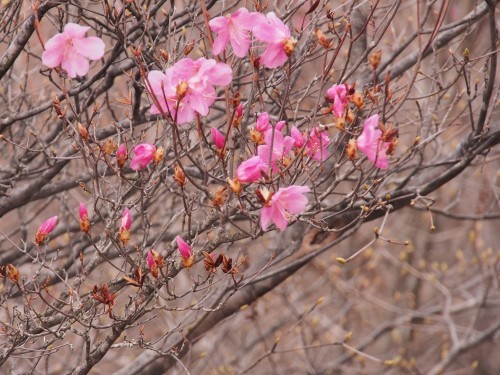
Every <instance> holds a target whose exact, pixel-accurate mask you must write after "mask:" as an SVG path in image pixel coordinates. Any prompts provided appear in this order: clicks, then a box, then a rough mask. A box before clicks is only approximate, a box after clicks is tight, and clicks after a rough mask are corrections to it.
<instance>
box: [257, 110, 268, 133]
mask: <svg viewBox="0 0 500 375" xmlns="http://www.w3.org/2000/svg"><path fill="white" fill-rule="evenodd" d="M269 126H270V123H269V115H268V114H267V112H262V113H261V114H260V115H259V117H257V123H256V124H255V130H257V131H259V132H261V133H265V132H266V130H267V129H269Z"/></svg>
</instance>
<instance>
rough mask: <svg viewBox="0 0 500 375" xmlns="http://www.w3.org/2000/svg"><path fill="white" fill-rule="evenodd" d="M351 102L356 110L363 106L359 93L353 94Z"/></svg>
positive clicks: (361, 96)
mask: <svg viewBox="0 0 500 375" xmlns="http://www.w3.org/2000/svg"><path fill="white" fill-rule="evenodd" d="M351 102H353V103H354V105H356V107H358V109H361V108H363V107H364V106H365V102H364V100H363V95H361V94H360V93H359V92H355V93H354V94H353V95H352V97H351Z"/></svg>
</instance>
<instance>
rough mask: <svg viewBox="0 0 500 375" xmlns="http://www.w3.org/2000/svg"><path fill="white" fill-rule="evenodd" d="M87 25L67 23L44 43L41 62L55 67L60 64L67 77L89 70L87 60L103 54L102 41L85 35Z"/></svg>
mask: <svg viewBox="0 0 500 375" xmlns="http://www.w3.org/2000/svg"><path fill="white" fill-rule="evenodd" d="M89 30H90V27H88V26H80V25H77V24H76V23H68V24H66V26H64V31H63V32H62V33H58V34H56V35H54V36H53V37H52V38H50V39H49V40H48V41H47V43H46V44H45V51H44V52H43V54H42V63H43V64H44V65H45V66H47V67H49V68H55V67H58V66H61V68H62V69H64V70H65V71H66V73H68V77H69V78H75V77H76V76H77V75H79V76H84V75H86V74H87V73H88V71H89V60H99V59H100V58H101V57H103V56H104V42H103V41H102V39H101V38H98V37H95V36H89V37H85V34H86V33H87V31H89Z"/></svg>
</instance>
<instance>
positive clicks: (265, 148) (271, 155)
mask: <svg viewBox="0 0 500 375" xmlns="http://www.w3.org/2000/svg"><path fill="white" fill-rule="evenodd" d="M264 140H265V142H266V144H264V145H261V146H259V147H258V148H257V153H258V155H259V157H260V158H261V160H262V161H263V162H264V163H266V164H267V163H269V160H270V161H271V169H272V171H273V173H276V172H278V166H277V165H276V161H277V160H278V161H282V160H283V158H285V157H286V156H287V155H288V154H289V153H290V150H291V149H292V147H293V144H294V142H295V141H294V140H293V138H292V137H289V136H286V137H284V136H283V133H281V132H280V131H279V130H277V129H274V141H273V129H269V130H268V131H267V132H266V134H265V135H264ZM271 143H272V147H273V148H272V150H271Z"/></svg>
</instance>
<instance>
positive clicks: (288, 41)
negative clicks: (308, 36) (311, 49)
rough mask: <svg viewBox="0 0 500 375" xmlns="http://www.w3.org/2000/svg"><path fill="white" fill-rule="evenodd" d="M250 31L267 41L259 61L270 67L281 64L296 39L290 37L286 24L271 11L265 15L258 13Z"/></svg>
mask: <svg viewBox="0 0 500 375" xmlns="http://www.w3.org/2000/svg"><path fill="white" fill-rule="evenodd" d="M252 32H253V35H254V36H255V39H257V40H259V41H261V42H264V43H267V46H266V49H265V51H264V53H262V55H261V56H260V62H261V63H262V64H263V65H265V66H266V67H268V68H270V69H273V68H277V67H279V66H281V65H283V64H284V63H285V62H286V61H287V60H288V56H290V55H291V53H292V52H293V49H294V46H295V43H296V41H295V39H294V38H292V37H291V34H290V29H289V28H288V26H287V25H285V24H284V23H283V21H281V20H280V19H279V18H278V17H276V14H274V13H273V12H270V13H268V14H267V16H266V17H265V16H264V15H262V14H260V13H258V16H256V17H255V22H254V27H253V29H252Z"/></svg>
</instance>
